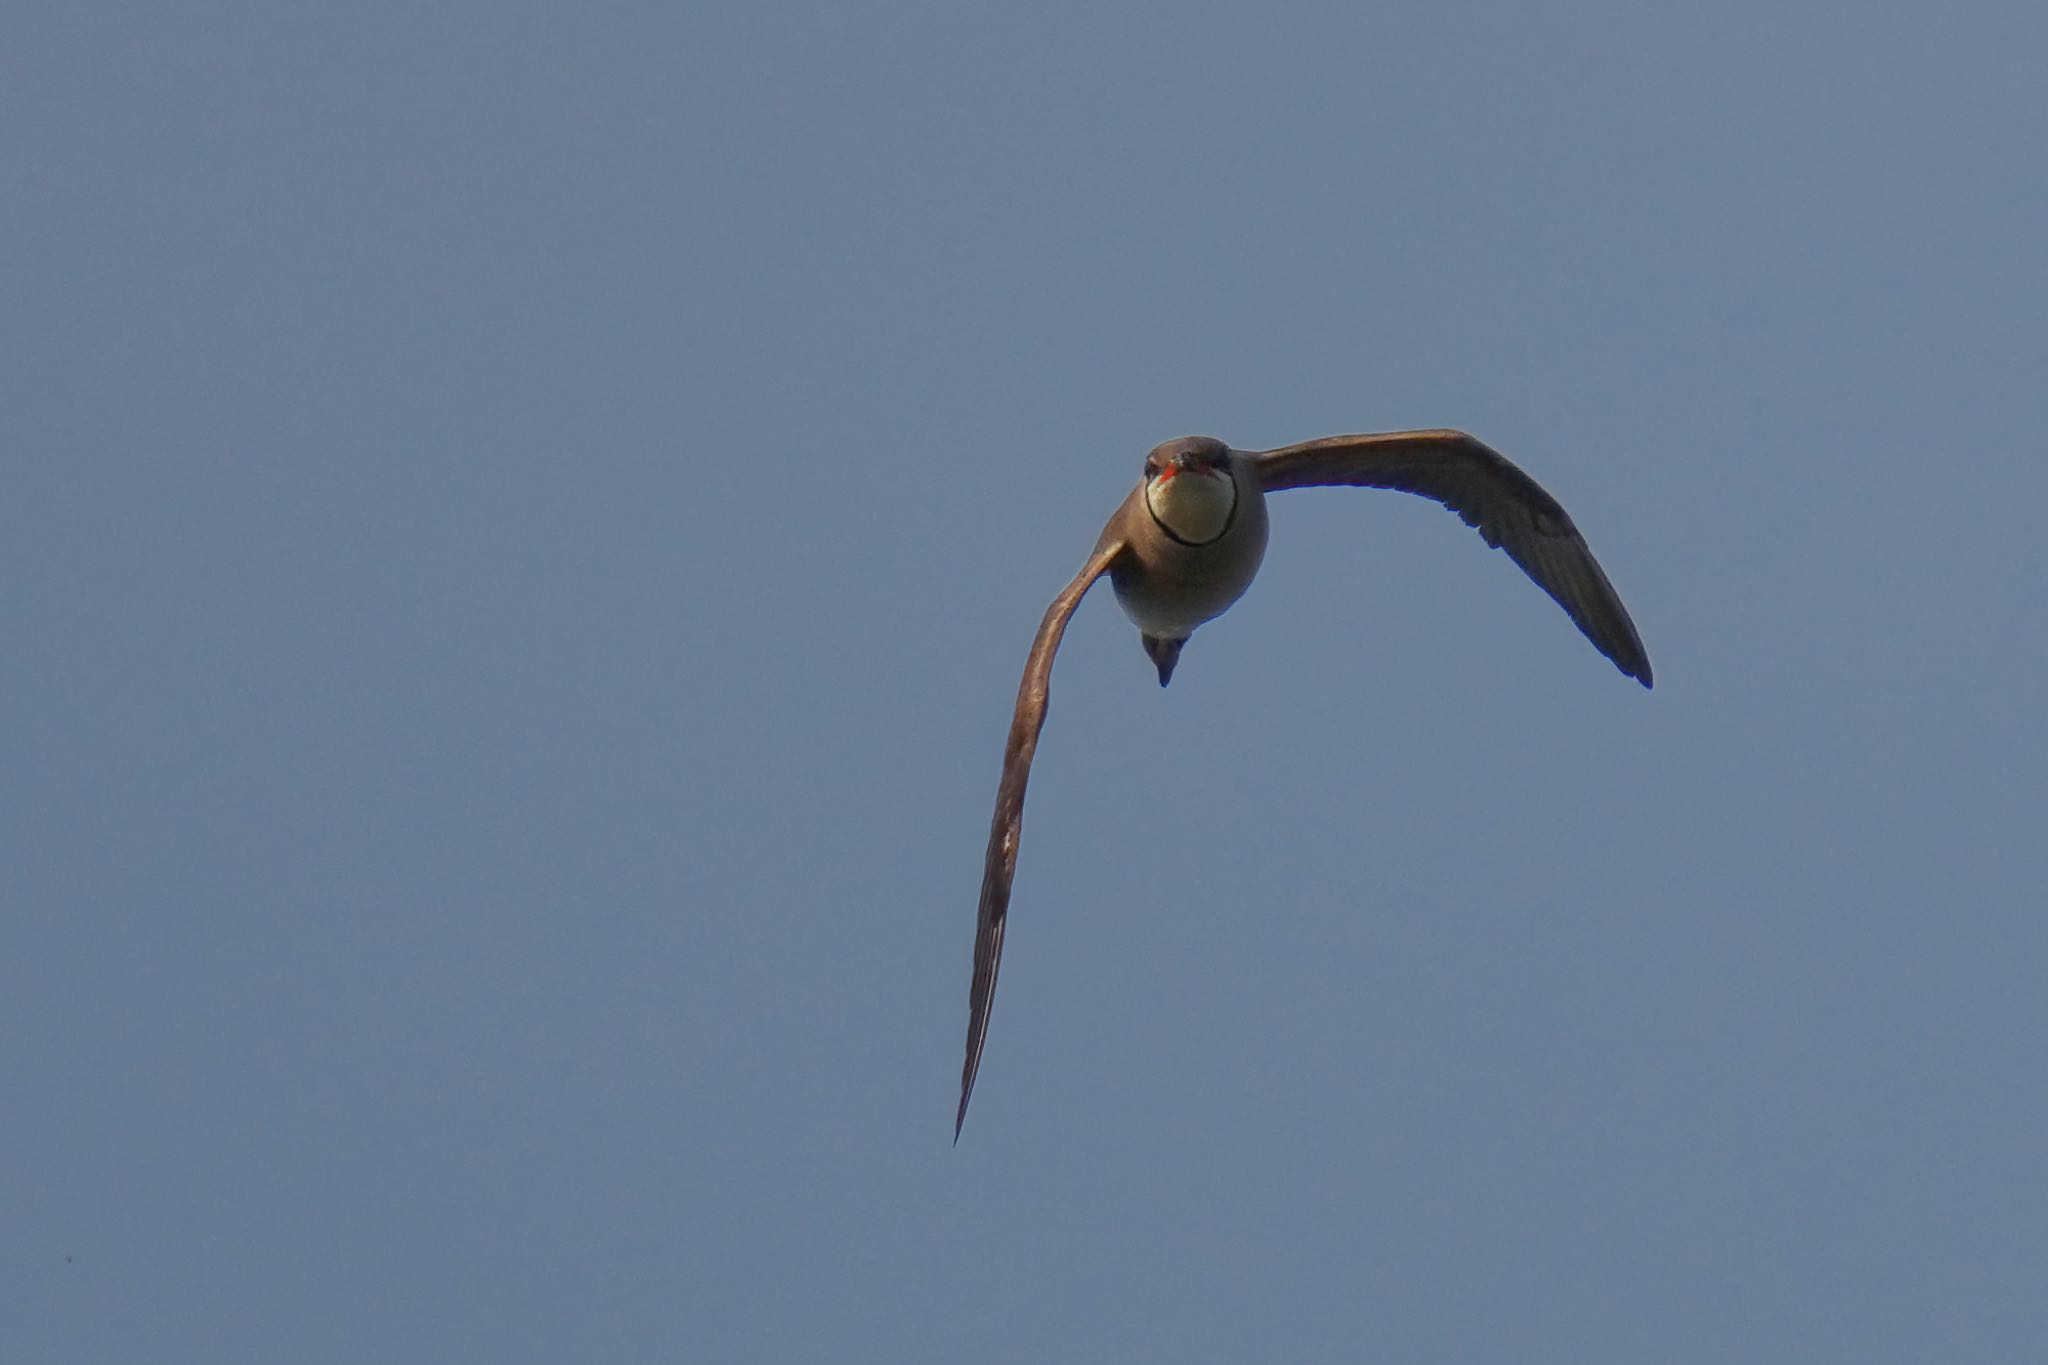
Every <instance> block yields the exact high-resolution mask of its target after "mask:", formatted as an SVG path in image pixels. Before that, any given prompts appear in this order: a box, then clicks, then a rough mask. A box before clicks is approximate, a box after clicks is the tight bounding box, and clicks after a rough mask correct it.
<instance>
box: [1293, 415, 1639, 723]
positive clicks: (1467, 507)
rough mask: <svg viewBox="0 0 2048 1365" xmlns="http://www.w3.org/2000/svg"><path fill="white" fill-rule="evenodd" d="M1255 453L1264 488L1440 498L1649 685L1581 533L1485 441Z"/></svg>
mask: <svg viewBox="0 0 2048 1365" xmlns="http://www.w3.org/2000/svg"><path fill="white" fill-rule="evenodd" d="M1252 460H1253V465H1254V467H1255V468H1256V469H1257V470H1258V472H1259V479H1260V482H1261V483H1262V484H1263V485H1264V486H1265V488H1266V490H1267V491H1268V492H1275V491H1278V490H1280V489H1283V488H1309V487H1321V486H1328V485H1349V486H1352V487H1359V488H1392V489H1398V490H1399V491H1401V492H1403V493H1417V494H1420V495H1421V496H1423V497H1425V498H1434V499H1436V501H1438V502H1440V503H1442V504H1443V505H1444V506H1446V507H1448V508H1450V509H1451V510H1452V511H1453V512H1456V513H1457V514H1458V515H1459V516H1461V517H1463V518H1464V519H1465V524H1466V525H1467V526H1472V527H1476V528H1477V529H1478V531H1479V534H1480V535H1481V536H1483V537H1485V539H1486V543H1487V544H1488V545H1492V546H1496V547H1498V548H1500V549H1503V550H1506V551H1507V552H1508V557H1509V558H1511V559H1513V560H1514V561H1515V563H1517V564H1519V565H1521V566H1522V571H1523V572H1524V573H1526V574H1528V575H1529V577H1531V578H1533V579H1535V580H1536V584H1537V586H1538V587H1540V588H1542V589H1543V591H1545V592H1547V593H1549V594H1550V596H1551V597H1552V599H1554V600H1555V601H1556V602H1557V604H1558V605H1559V606H1561V607H1563V608H1564V609H1565V611H1566V612H1567V613H1568V614H1569V615H1570V616H1571V618H1572V620H1573V621H1574V622H1575V623H1576V624H1577V625H1578V627H1579V629H1580V630H1581V631H1584V632H1585V635H1586V638H1587V639H1589V640H1591V641H1592V642H1593V646H1594V648H1596V649H1598V650H1599V651H1600V652H1601V653H1602V654H1605V655H1606V656H1607V657H1608V658H1609V659H1612V660H1613V661H1614V666H1615V667H1616V668H1619V669H1620V670H1621V671H1622V672H1623V673H1626V674H1627V675H1628V676H1629V677H1631V678H1634V679H1636V680H1637V681H1638V682H1640V683H1642V685H1643V686H1645V687H1648V686H1649V685H1650V656H1649V655H1648V654H1646V653H1644V652H1643V642H1642V640H1641V639H1640V638H1639V637H1638V636H1637V635H1636V628H1635V623H1634V622H1632V621H1630V620H1629V618H1628V608H1626V607H1624V606H1623V605H1622V604H1621V598H1620V597H1619V596H1618V595H1617V594H1616V593H1615V591H1614V586H1613V584H1611V583H1609V582H1608V581H1607V575H1606V574H1605V573H1602V572H1601V570H1600V564H1599V561H1597V560H1595V559H1594V558H1593V552H1592V550H1591V549H1589V548H1588V547H1587V545H1586V540H1585V537H1583V536H1581V535H1580V534H1579V531H1578V528H1577V527H1576V526H1574V525H1572V519H1571V517H1570V516H1569V515H1568V514H1567V513H1566V512H1565V510H1564V508H1563V507H1561V506H1559V505H1558V501H1557V499H1556V498H1553V497H1551V496H1550V494H1548V493H1546V492H1544V491H1543V488H1542V486H1541V485H1540V484H1538V483H1537V482H1536V480H1534V479H1532V478H1530V477H1529V476H1528V475H1527V474H1524V473H1523V472H1522V471H1521V470H1520V469H1517V468H1516V467H1515V466H1514V465H1513V464H1510V463H1509V462H1508V460H1507V459H1506V457H1504V456H1503V455H1501V454H1500V453H1499V452H1498V451H1496V450H1494V449H1492V448H1491V447H1489V446H1487V445H1485V444H1484V443H1482V442H1480V441H1478V440H1475V439H1474V438H1472V437H1470V436H1467V435H1466V434H1465V433H1464V432H1462V431H1391V432H1385V433H1382V434H1379V435H1372V436H1326V437H1324V438H1323V439H1322V440H1320V441H1304V442H1302V443H1301V444H1300V445H1292V446H1285V447H1282V448H1281V449H1279V450H1267V451H1260V452H1258V453H1257V454H1255V455H1253V457H1252Z"/></svg>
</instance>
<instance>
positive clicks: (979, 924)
mask: <svg viewBox="0 0 2048 1365" xmlns="http://www.w3.org/2000/svg"><path fill="white" fill-rule="evenodd" d="M1120 525H1121V514H1119V517H1118V519H1117V520H1113V521H1111V522H1110V524H1109V527H1108V528H1107V529H1105V530H1104V531H1103V533H1102V539H1101V540H1099V541H1097V542H1096V543H1095V553H1094V554H1092V555H1090V556H1089V557H1088V562H1087V563H1086V564H1084V565H1082V566H1081V572H1080V573H1078V574H1076V575H1075V576H1074V581H1073V582H1071V583H1069V584H1067V586H1066V587H1065V588H1064V589H1062V590H1061V592H1060V595H1059V596H1058V597H1055V598H1053V600H1052V605H1051V606H1049V607H1047V608H1046V609H1045V619H1044V620H1042V621H1040V622H1039V623H1038V634H1037V635H1036V636H1034V637H1033V638H1032V641H1031V654H1030V656H1029V657H1028V658H1026V659H1025V661H1024V681H1023V682H1022V683H1020V684H1018V687H1017V713H1016V715H1014V716H1012V717H1011V719H1010V739H1009V742H1008V743H1007V744H1005V745H1004V746H1003V779H1002V781H1001V782H1000V783H999V784H998V785H997V787H996V813H995V818H994V819H993V820H991V821H990V822H989V827H988V857H987V861H986V862H985V863H984V864H983V868H982V874H981V913H980V916H979V918H978V919H977V920H976V922H975V928H974V984H973V986H972V987H971V988H970V989H969V991H968V996H967V1061H966V1063H965V1065H964V1066H962V1067H961V1070H960V1112H959V1113H958V1114H957V1115H956V1116H955V1117H954V1119H953V1141H955V1142H958V1141H959V1140H960V1127H961V1125H962V1124H964V1123H966V1122H967V1100H968V1097H969V1096H970V1095H972V1094H973V1093H974V1073H975V1072H976V1071H977V1070H979V1069H980V1067H981V1049H982V1046H983V1045H984V1044H985V1043H987V1041H988V1016H989V1009H990V1007H991V1006H992V1005H994V1003H995V995H996V969H997V968H999V967H1000V966H1002V962H1003V923H1004V921H1005V920H1006V919H1007V918H1008V917H1009V912H1010V881H1011V879H1012V878H1013V877H1015V876H1016V873H1017V840H1018V838H1019V836H1020V835H1021V834H1022V832H1023V828H1024V784H1025V783H1026V782H1028V781H1029V780H1030V778H1031V756H1032V754H1033V753H1035V752H1037V749H1038V731H1039V728H1040V727H1041V726H1043V725H1044V724H1045V703H1046V692H1047V689H1048V687H1049V686H1050V684H1051V682H1052V659H1053V655H1055V654H1057V653H1058V652H1059V647H1060V637H1061V636H1062V635H1065V634H1066V632H1067V620H1068V618H1069V617H1071V616H1072V615H1073V614H1074V608H1075V607H1077V606H1079V605H1080V604H1081V597H1082V595H1083V594H1085V593H1086V592H1087V591H1088V589H1089V588H1090V587H1091V586H1093V584H1094V582H1095V580H1096V579H1098V578H1100V577H1102V575H1103V574H1104V573H1106V572H1108V570H1109V566H1110V565H1111V564H1112V563H1114V562H1115V560H1116V557H1117V556H1118V555H1120V554H1122V553H1123V550H1124V540H1123V537H1122V536H1121V535H1120V534H1118V528H1119V526H1120Z"/></svg>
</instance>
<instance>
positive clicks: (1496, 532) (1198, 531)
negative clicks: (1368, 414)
mask: <svg viewBox="0 0 2048 1365" xmlns="http://www.w3.org/2000/svg"><path fill="white" fill-rule="evenodd" d="M1332 485H1349V486H1353V487H1360V488H1391V489H1395V490H1397V491H1400V492H1404V493H1416V494H1419V495H1421V496H1422V497H1426V498H1433V499H1435V500H1436V501H1437V502H1440V503H1442V504H1443V505H1444V506H1446V507H1448V508H1450V509H1451V510H1452V511H1453V512H1456V513H1457V514H1458V515H1459V516H1460V517H1462V518H1464V520H1465V524H1466V525H1468V526H1471V527H1473V528H1475V529H1477V530H1478V532H1479V534H1480V535H1481V536H1482V537H1484V538H1485V540H1486V543H1487V544H1488V545H1492V546H1496V547H1498V548H1500V549H1503V550H1506V551H1507V553H1508V556H1509V557H1510V558H1511V559H1513V560H1514V561H1515V563H1517V564H1519V565H1520V566H1521V567H1522V570H1523V572H1525V573H1527V574H1528V575H1529V577H1530V578H1532V579H1534V580H1535V581H1536V584H1537V586H1539V587H1541V588H1542V589H1543V591H1545V592H1547V593H1549V594H1550V596H1551V598H1552V599H1553V600H1555V601H1556V602H1557V604H1558V605H1559V606H1561V607H1563V608H1564V609H1565V612H1566V613H1567V614H1568V615H1569V616H1570V617H1571V618H1572V621H1573V622H1574V623H1575V624H1576V625H1577V626H1578V628H1579V629H1580V630H1581V631H1582V632H1584V633H1585V636H1586V638H1587V639H1589V640H1591V641H1592V642H1593V646H1594V648H1596V649H1598V650H1599V651H1600V652H1601V653H1602V654H1604V655H1606V656H1607V657H1608V658H1609V659H1611V660H1612V661H1613V662H1614V666H1615V667H1616V668H1619V669H1620V670H1621V671H1622V672H1623V673H1625V674H1627V675H1628V676H1629V677H1631V678H1634V679H1636V680H1637V681H1638V682H1640V683H1642V685H1643V686H1645V687H1648V686H1649V685H1650V659H1649V656H1648V655H1647V654H1646V653H1644V651H1643V642H1642V640H1641V639H1640V638H1638V636H1637V635H1636V628H1635V625H1634V623H1633V622H1631V621H1630V620H1629V616H1628V609H1627V608H1626V607H1624V606H1622V604H1621V598H1620V597H1619V596H1617V595H1616V594H1615V591H1614V588H1613V585H1611V584H1610V583H1609V582H1608V581H1607V575H1606V574H1605V573H1603V572H1602V571H1601V569H1600V565H1599V563H1598V561H1596V560H1595V559H1594V558H1593V552H1592V550H1590V549H1589V548H1587V545H1586V541H1585V538H1584V537H1583V536H1581V535H1580V534H1579V532H1578V528H1577V527H1575V526H1574V525H1573V524H1572V519H1571V517H1570V516H1569V515H1568V514H1567V513H1566V512H1565V510H1564V508H1563V507H1561V506H1560V505H1559V504H1558V502H1557V499H1555V498H1553V497H1551V496H1550V494H1548V493H1546V492H1545V491H1544V490H1543V488H1542V487H1541V486H1540V485H1539V484H1538V483H1537V482H1536V481H1535V480H1534V479H1532V478H1530V477H1529V476H1528V475H1527V474H1525V473H1523V472H1522V471H1521V470H1520V469H1518V468H1516V467H1515V466H1514V465H1513V464H1511V463H1509V462H1508V461H1507V459H1506V458H1504V457H1503V456H1502V455H1500V454H1499V453H1498V452H1497V451H1495V450H1493V449H1491V448H1490V447H1488V446H1486V445H1484V444H1483V443H1481V442H1479V441H1477V440H1475V439H1473V438H1472V437H1470V436H1467V435H1466V434H1465V433H1463V432H1461V431H1396V432H1385V433H1381V434H1378V435H1365V436H1328V437H1324V438H1323V439H1322V440H1319V441H1304V442H1302V443H1301V444H1299V445H1291V446H1284V447H1282V448H1281V449H1278V450H1266V451H1241V450H1232V449H1231V448H1230V447H1228V446H1226V445H1224V444H1223V442H1221V441H1218V440H1215V439H1214V438H1212V437H1207V436H1184V437H1181V438H1180V439H1179V440H1174V441H1167V442H1165V443H1164V444H1162V445H1159V446H1157V447H1155V448H1154V449H1153V451H1152V453H1151V454H1150V455H1149V456H1147V457H1146V461H1145V476H1144V478H1143V479H1141V480H1140V481H1139V484H1138V486H1137V487H1136V488H1134V489H1132V490H1131V494H1130V496H1129V497H1127V498H1125V499H1124V501H1123V505H1122V506H1120V507H1119V508H1117V510H1116V514H1115V515H1114V516H1112V517H1111V518H1110V519H1109V524H1108V525H1107V526H1105V527H1104V528H1103V530H1102V536H1101V538H1100V539H1098V540H1097V541H1096V542H1095V551H1094V553H1093V554H1091V555H1089V557H1088V562H1087V563H1086V564H1084V565H1082V566H1081V572H1080V573H1079V574H1077V575H1075V577H1074V581H1073V582H1071V583H1069V584H1067V586H1066V587H1065V588H1064V589H1062V590H1061V592H1060V595H1059V596H1058V597H1055V598H1054V599H1053V601H1052V605H1051V606H1049V607H1047V608H1046V612H1045V618H1044V619H1043V620H1042V621H1040V622H1039V624H1038V634H1037V635H1036V636H1035V637H1034V638H1033V639H1032V641H1031V653H1030V654H1029V655H1028V656H1027V657H1026V659H1025V662H1024V681H1023V683H1022V684H1021V685H1020V686H1019V687H1018V689H1017V710H1016V714H1015V715H1014V716H1013V717H1012V718H1011V721H1010V738H1009V743H1008V744H1007V745H1006V746H1005V747H1004V750H1003V776H1002V781H1001V782H1000V783H999V784H998V786H997V788H996V810H995V818H994V820H993V821H992V822H991V823H990V825H989V835H988V855H987V858H986V861H985V862H984V864H983V870H982V881H981V908H980V912H979V916H978V919H977V922H976V928H975V935H974V981H973V985H972V986H971V988H970V989H969V992H968V1019H967V1059H966V1062H965V1064H964V1065H963V1067H962V1068H961V1073H960V1108H959V1112H958V1113H957V1114H956V1115H955V1117H954V1121H953V1138H954V1140H955V1141H956V1142H957V1141H958V1140H959V1137H960V1129H961V1126H962V1125H963V1124H965V1123H966V1121H967V1101H968V1099H969V1098H970V1097H971V1096H972V1095H973V1093H974V1077H975V1073H976V1071H977V1070H979V1068H980V1066H981V1052H982V1048H983V1046H984V1045H985V1044H986V1043H987V1041H988V1021H989V1011H990V1008H991V1007H992V1005H993V1004H994V1001H995V989H996V973H997V969H998V968H999V967H1000V965H1001V962H1002V954H1003V927H1004V924H1005V922H1006V920H1007V918H1008V914H1009V905H1010V883H1011V881H1012V879H1013V878H1014V877H1015V875H1016V871H1017V844H1018V840H1019V839H1020V837H1021V835H1022V832H1023V822H1024V787H1025V783H1026V782H1027V781H1028V780H1029V778H1030V776H1031V756H1032V754H1033V753H1034V752H1035V751H1036V750H1037V748H1038V732H1039V730H1040V728H1041V727H1042V726H1043V725H1044V724H1045V709H1046V693H1047V689H1048V686H1049V684H1050V682H1051V678H1052V661H1053V655H1054V654H1055V653H1057V652H1058V650H1059V646H1060V637H1061V636H1062V635H1064V634H1065V633H1066V628H1067V621H1068V619H1069V618H1070V617H1072V616H1073V614H1074V608H1075V607H1077V606H1079V605H1080V602H1081V598H1082V596H1083V595H1085V594H1086V593H1087V591H1088V589H1089V588H1090V587H1092V586H1093V585H1094V583H1095V580H1096V579H1098V578H1100V577H1102V576H1103V574H1105V573H1107V574H1108V575H1109V576H1110V580H1111V583H1112V584H1113V586H1114V587H1115V589H1116V595H1117V601H1118V603H1119V604H1120V605H1121V606H1122V607H1123V610H1124V613H1125V615H1127V616H1129V617H1130V618H1131V620H1132V621H1133V622H1134V623H1135V624H1136V625H1137V627H1138V630H1139V635H1140V638H1141V640H1142V642H1143V644H1144V646H1145V652H1146V654H1147V655H1148V656H1149V657H1150V658H1151V660H1152V662H1153V665H1154V666H1155V667H1156V668H1157V669H1158V672H1159V685H1160V686H1161V687H1164V686H1166V684H1167V682H1168V681H1169V680H1170V679H1171V678H1172V676H1173V668H1174V664H1175V663H1176V662H1177V661H1178V659H1179V657H1180V651H1181V646H1182V645H1184V644H1185V643H1186V642H1187V639H1188V637H1189V636H1190V635H1192V634H1193V633H1194V631H1195V628H1196V627H1198V626H1200V625H1201V624H1202V623H1203V622H1205V621H1210V620H1213V619H1215V618H1216V617H1218V616H1220V615H1222V614H1223V612H1224V611H1225V610H1227V609H1228V608H1229V607H1230V604H1231V603H1233V602H1235V601H1236V600H1237V599H1238V598H1239V597H1241V596H1243V595H1244V591H1245V589H1246V588H1248V587H1250V586H1251V582H1252V578H1253V577H1254V576H1255V575H1256V574H1257V573H1258V570H1259V562H1260V560H1261V559H1262V558H1263V557H1264V555H1265V549H1266V504H1265V497H1266V494H1267V493H1269V492H1278V491H1280V490H1282V489H1287V488H1310V487H1319V486H1332Z"/></svg>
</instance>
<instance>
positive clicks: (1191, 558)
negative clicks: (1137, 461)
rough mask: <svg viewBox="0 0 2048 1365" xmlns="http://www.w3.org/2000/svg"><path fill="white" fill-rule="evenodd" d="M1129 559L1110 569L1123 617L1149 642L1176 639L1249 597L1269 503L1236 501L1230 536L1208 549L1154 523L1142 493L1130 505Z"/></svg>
mask: <svg viewBox="0 0 2048 1365" xmlns="http://www.w3.org/2000/svg"><path fill="white" fill-rule="evenodd" d="M1126 514H1127V519H1128V521H1129V522H1130V525H1129V527H1128V537H1127V538H1128V541H1129V546H1130V548H1129V551H1128V552H1127V553H1126V554H1124V555H1123V556H1122V557H1121V558H1119V559H1118V560H1117V562H1116V563H1115V564H1114V565H1113V566H1112V567H1111V569H1110V583H1111V586H1113V587H1114V588H1115V589H1116V598H1117V603H1118V605H1120V606H1121V607H1122V608H1123V610H1124V615H1126V616H1128V617H1130V618H1131V621H1132V623H1133V624H1134V625H1136V626H1137V627H1138V629H1139V630H1141V631H1143V632H1145V633H1146V634H1147V635H1152V636H1157V637H1159V638H1161V639H1178V638H1180V637H1182V636H1185V635H1188V634H1189V633H1191V632H1192V631H1193V630H1194V628H1195V627H1196V626H1199V625H1201V624H1202V623H1203V622H1204V621H1211V620H1214V619H1215V618H1216V617H1218V616H1221V615H1222V614H1223V613H1224V611H1225V610H1227V609H1228V608H1229V606H1230V604H1231V603H1233V602H1235V601H1236V600H1237V599H1238V598H1240V597H1242V596H1244V592H1245V589H1246V588H1249V587H1250V586H1251V584H1252V579H1253V577H1254V576H1255V575H1256V574H1257V573H1258V571H1259V562H1260V561H1261V560H1262V559H1264V558H1265V554H1266V506H1265V499H1264V498H1263V496H1261V495H1260V493H1259V492H1258V491H1256V490H1254V491H1251V492H1250V493H1248V494H1247V495H1244V496H1241V497H1240V498H1239V499H1238V505H1237V507H1236V509H1235V515H1234V516H1233V517H1232V518H1231V523H1230V526H1229V528H1228V529H1227V530H1226V531H1224V533H1223V534H1222V535H1221V536H1219V537H1218V538H1217V539H1215V540H1213V541H1211V542H1209V543H1208V544H1206V545H1186V544H1182V543H1181V542H1180V541H1178V540H1176V539H1174V538H1173V537H1172V536H1170V535H1168V534H1166V532H1165V531H1164V530H1163V529H1162V528H1161V527H1160V526H1159V525H1158V523H1157V522H1156V521H1154V520H1153V518H1152V517H1151V515H1150V513H1149V512H1148V511H1147V509H1146V507H1145V505H1144V490H1143V489H1142V488H1140V489H1139V490H1138V491H1137V492H1136V493H1135V494H1134V495H1133V497H1132V501H1131V503H1129V504H1126Z"/></svg>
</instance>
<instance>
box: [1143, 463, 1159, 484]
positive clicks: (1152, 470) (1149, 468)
mask: <svg viewBox="0 0 2048 1365" xmlns="http://www.w3.org/2000/svg"><path fill="white" fill-rule="evenodd" d="M1158 476H1159V461H1157V460H1147V461H1145V477H1146V478H1148V479H1149V478H1157V477H1158Z"/></svg>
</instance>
